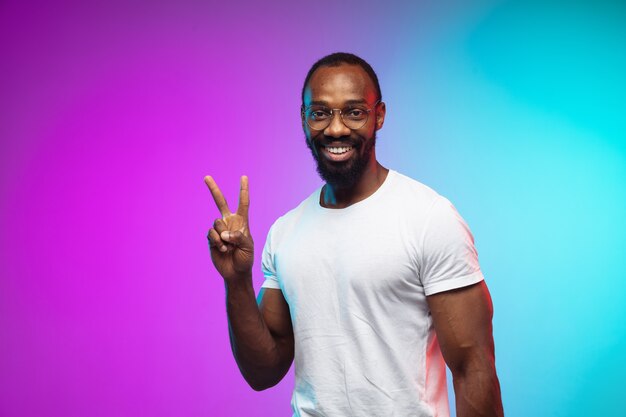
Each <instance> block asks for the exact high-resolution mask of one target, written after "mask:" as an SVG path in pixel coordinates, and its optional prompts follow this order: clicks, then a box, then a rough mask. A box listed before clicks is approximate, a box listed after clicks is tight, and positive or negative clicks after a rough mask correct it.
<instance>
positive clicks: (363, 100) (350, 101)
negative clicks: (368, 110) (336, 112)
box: [309, 99, 367, 107]
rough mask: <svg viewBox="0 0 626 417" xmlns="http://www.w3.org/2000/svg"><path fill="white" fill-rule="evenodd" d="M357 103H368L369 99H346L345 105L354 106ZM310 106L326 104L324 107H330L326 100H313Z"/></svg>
mask: <svg viewBox="0 0 626 417" xmlns="http://www.w3.org/2000/svg"><path fill="white" fill-rule="evenodd" d="M355 104H367V101H366V100H365V99H358V100H348V101H346V103H345V104H344V106H353V105H355ZM309 106H324V107H330V106H329V105H328V102H326V101H311V103H310V104H309Z"/></svg>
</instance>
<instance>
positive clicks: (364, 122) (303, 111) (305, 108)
mask: <svg viewBox="0 0 626 417" xmlns="http://www.w3.org/2000/svg"><path fill="white" fill-rule="evenodd" d="M381 102H382V100H380V99H378V100H376V102H375V103H374V105H373V106H372V107H371V108H369V109H363V111H365V112H366V113H367V117H366V118H365V120H364V121H363V124H362V125H361V126H359V127H356V128H352V127H350V126H348V125H347V124H346V122H345V120H343V111H344V110H348V109H350V107H346V108H345V109H328V110H330V117H329V118H328V124H327V125H326V126H324V127H323V128H321V129H318V128H315V127H313V126H311V124H310V123H309V119H308V118H307V117H306V114H305V113H306V111H307V110H309V109H310V108H311V107H313V106H315V105H311V106H306V107H305V106H304V105H302V107H301V109H300V110H301V113H302V118H303V119H304V120H305V122H306V124H307V126H308V127H309V128H311V129H313V130H317V131H321V130H325V129H327V128H328V126H330V124H331V123H332V122H333V117H335V110H338V111H339V117H340V118H341V123H343V125H344V126H345V127H347V128H348V129H350V130H359V129H361V128H362V127H363V126H365V125H366V124H367V122H368V121H369V119H370V113H371V112H372V110H374V109H375V108H376V106H378V104H379V103H381ZM320 107H322V106H320Z"/></svg>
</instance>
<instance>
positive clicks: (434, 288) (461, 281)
mask: <svg viewBox="0 0 626 417" xmlns="http://www.w3.org/2000/svg"><path fill="white" fill-rule="evenodd" d="M484 279H485V277H484V276H483V273H482V271H480V270H478V271H476V272H474V273H473V274H470V275H465V276H463V277H459V278H454V279H448V280H446V281H444V282H438V283H435V284H432V285H429V286H428V287H424V293H425V294H426V295H433V294H437V293H439V292H443V291H449V290H454V289H457V288H462V287H467V286H468V285H472V284H476V283H477V282H480V281H483V280H484Z"/></svg>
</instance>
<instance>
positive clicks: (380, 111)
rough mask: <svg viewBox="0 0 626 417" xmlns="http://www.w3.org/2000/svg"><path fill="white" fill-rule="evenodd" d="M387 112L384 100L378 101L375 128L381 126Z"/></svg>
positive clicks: (377, 128)
mask: <svg viewBox="0 0 626 417" xmlns="http://www.w3.org/2000/svg"><path fill="white" fill-rule="evenodd" d="M386 114H387V106H386V105H385V102H384V101H381V102H380V103H378V106H377V109H376V130H379V129H381V128H382V127H383V124H384V123H385V115H386Z"/></svg>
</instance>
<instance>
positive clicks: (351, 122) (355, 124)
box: [341, 107, 369, 130]
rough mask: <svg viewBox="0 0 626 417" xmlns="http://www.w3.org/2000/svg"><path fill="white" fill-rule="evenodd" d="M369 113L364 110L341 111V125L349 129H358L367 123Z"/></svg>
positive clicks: (352, 108)
mask: <svg viewBox="0 0 626 417" xmlns="http://www.w3.org/2000/svg"><path fill="white" fill-rule="evenodd" d="M368 115H369V112H368V111H367V109H366V108H361V107H350V108H347V109H345V110H342V111H341V118H342V119H343V123H344V124H345V125H346V126H348V127H349V128H350V129H354V130H356V129H360V128H362V127H363V126H364V125H365V123H367V116H368Z"/></svg>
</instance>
